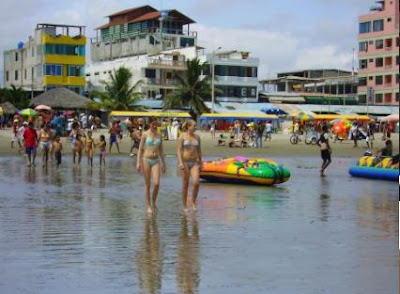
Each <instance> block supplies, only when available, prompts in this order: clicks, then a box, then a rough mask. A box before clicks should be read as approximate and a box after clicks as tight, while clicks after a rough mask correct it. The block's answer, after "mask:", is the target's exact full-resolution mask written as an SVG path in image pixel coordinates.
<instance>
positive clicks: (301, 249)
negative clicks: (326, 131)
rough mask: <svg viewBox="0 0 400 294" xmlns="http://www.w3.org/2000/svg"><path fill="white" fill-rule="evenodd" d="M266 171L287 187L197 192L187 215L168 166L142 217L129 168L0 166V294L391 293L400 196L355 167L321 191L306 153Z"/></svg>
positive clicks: (128, 163) (114, 164)
mask: <svg viewBox="0 0 400 294" xmlns="http://www.w3.org/2000/svg"><path fill="white" fill-rule="evenodd" d="M297 147H298V148H299V150H301V149H304V146H297ZM346 148H347V147H346ZM348 148H349V149H350V150H353V149H352V147H351V146H348ZM273 149H275V148H272V147H271V150H273ZM215 150H217V149H215ZM227 150H228V149H227ZM251 150H252V151H254V150H255V149H251ZM265 150H268V148H265ZM334 150H335V149H334ZM316 152H317V151H316ZM213 158H215V157H212V156H209V155H207V156H205V159H206V160H207V159H213ZM274 159H275V160H276V161H277V162H279V163H281V164H284V165H285V166H287V167H288V168H289V169H290V170H291V172H292V178H291V179H290V181H289V182H287V183H284V184H282V185H279V186H276V187H260V186H238V185H226V184H222V185H221V184H212V183H206V182H202V183H201V187H200V196H199V205H198V208H199V210H198V212H197V213H192V212H191V213H189V215H188V216H185V215H184V214H183V213H182V209H181V208H182V206H181V195H180V187H181V182H180V177H179V175H178V170H177V166H176V159H175V158H170V157H168V158H167V166H168V170H167V173H166V174H165V175H164V176H163V177H162V180H161V190H160V195H159V202H158V207H159V212H158V213H157V214H156V215H155V216H154V217H150V218H149V217H147V216H146V213H145V207H144V197H143V178H142V176H141V175H140V174H138V173H137V172H136V171H135V170H134V168H133V167H134V161H135V159H134V158H129V157H128V156H127V155H121V156H110V157H108V158H107V166H106V168H103V169H100V168H99V167H98V166H95V167H94V168H93V169H90V168H88V166H87V165H86V162H83V163H82V165H81V166H80V167H78V168H74V167H73V166H72V164H71V161H72V159H71V156H69V155H67V156H65V162H64V163H63V165H62V166H61V167H60V168H59V169H56V168H55V167H53V166H50V167H49V168H48V169H45V168H42V167H36V168H26V167H25V165H24V161H23V158H22V157H21V156H16V155H14V156H4V155H3V156H0V166H1V167H2V168H1V169H0V277H1V278H0V293H13V294H19V293H43V294H47V293H49V294H50V293H61V294H64V293H80V294H85V293H106V294H108V293H110V294H111V293H217V294H219V293H221V294H225V293H232V294H236V293H238V294H239V293H274V294H287V293H296V294H310V293H311V294H314V293H333V294H335V293H352V294H358V293H360V294H361V293H362V294H376V293H397V291H398V249H397V246H398V244H397V242H398V233H399V228H398V221H399V219H398V184H397V183H396V182H386V181H373V180H367V179H360V178H352V177H350V176H349V175H348V174H347V170H348V167H349V166H350V165H351V164H352V163H353V162H354V158H348V157H336V158H335V159H334V161H333V162H332V165H331V166H330V167H329V168H328V170H327V175H328V177H326V178H320V177H319V176H318V169H319V165H320V159H319V157H318V156H315V155H314V152H313V155H312V156H296V157H295V156H289V157H287V156H284V157H274Z"/></svg>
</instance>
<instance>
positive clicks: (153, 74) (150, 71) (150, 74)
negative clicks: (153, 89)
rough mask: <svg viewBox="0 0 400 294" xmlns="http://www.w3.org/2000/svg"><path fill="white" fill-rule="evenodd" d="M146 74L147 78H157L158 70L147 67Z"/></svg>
mask: <svg viewBox="0 0 400 294" xmlns="http://www.w3.org/2000/svg"><path fill="white" fill-rule="evenodd" d="M144 76H145V77H146V78H151V79H155V78H156V70H155V69H148V68H146V70H145V73H144Z"/></svg>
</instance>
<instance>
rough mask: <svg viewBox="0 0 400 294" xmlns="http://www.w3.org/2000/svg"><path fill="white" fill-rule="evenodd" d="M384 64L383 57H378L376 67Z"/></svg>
mask: <svg viewBox="0 0 400 294" xmlns="http://www.w3.org/2000/svg"><path fill="white" fill-rule="evenodd" d="M382 66H383V58H382V57H378V58H376V59H375V67H382Z"/></svg>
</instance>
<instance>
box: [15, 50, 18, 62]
mask: <svg viewBox="0 0 400 294" xmlns="http://www.w3.org/2000/svg"><path fill="white" fill-rule="evenodd" d="M15 61H18V52H15Z"/></svg>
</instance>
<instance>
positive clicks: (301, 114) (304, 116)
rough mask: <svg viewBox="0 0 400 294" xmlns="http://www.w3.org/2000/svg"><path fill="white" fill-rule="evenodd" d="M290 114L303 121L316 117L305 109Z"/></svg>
mask: <svg viewBox="0 0 400 294" xmlns="http://www.w3.org/2000/svg"><path fill="white" fill-rule="evenodd" d="M289 116H291V117H293V118H294V119H296V120H302V121H306V120H313V119H314V116H313V115H312V114H311V113H307V112H304V111H294V112H292V113H291V114H290V115H289Z"/></svg>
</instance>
